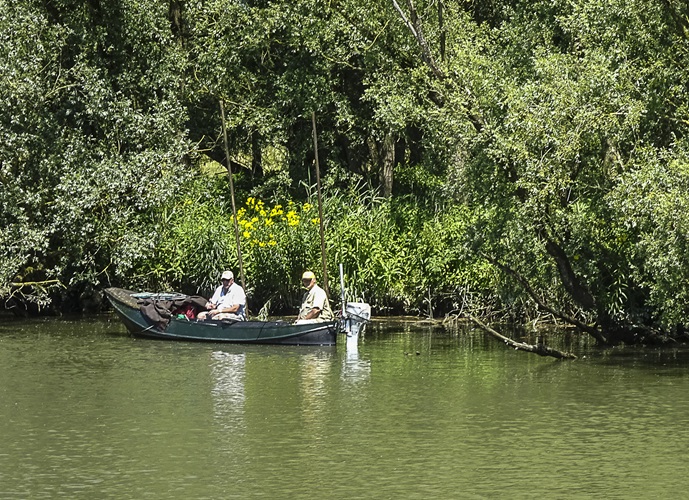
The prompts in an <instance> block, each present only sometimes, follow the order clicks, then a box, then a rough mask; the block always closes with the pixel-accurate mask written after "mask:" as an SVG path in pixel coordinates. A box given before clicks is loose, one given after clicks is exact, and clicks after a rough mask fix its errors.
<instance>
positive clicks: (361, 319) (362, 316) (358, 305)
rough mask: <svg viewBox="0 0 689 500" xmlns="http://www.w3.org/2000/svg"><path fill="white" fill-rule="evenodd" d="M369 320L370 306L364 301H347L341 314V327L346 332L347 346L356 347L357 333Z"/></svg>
mask: <svg viewBox="0 0 689 500" xmlns="http://www.w3.org/2000/svg"><path fill="white" fill-rule="evenodd" d="M369 321H371V306H370V305H368V304H366V303H365V302H347V307H346V308H345V314H344V315H343V316H342V329H343V330H344V332H345V333H346V334H347V347H348V348H349V347H356V346H357V344H358V342H359V333H360V332H361V330H362V329H363V328H364V326H365V325H366V323H368V322H369Z"/></svg>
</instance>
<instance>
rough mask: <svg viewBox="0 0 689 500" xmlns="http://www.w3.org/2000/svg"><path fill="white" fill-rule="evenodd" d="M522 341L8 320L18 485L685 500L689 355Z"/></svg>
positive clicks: (390, 327) (10, 431) (3, 364)
mask: <svg viewBox="0 0 689 500" xmlns="http://www.w3.org/2000/svg"><path fill="white" fill-rule="evenodd" d="M568 347H569V348H571V349H572V350H574V351H575V352H576V353H577V354H578V355H579V356H580V358H579V359H578V360H576V361H565V362H563V361H558V360H555V359H552V358H541V357H538V356H536V355H533V354H528V353H523V352H516V351H514V350H511V349H507V348H505V347H504V346H503V345H502V344H500V343H498V342H496V341H495V340H493V339H491V338H487V337H485V336H484V334H482V333H481V332H478V331H474V330H469V329H444V328H438V327H430V326H424V325H419V324H413V323H410V322H400V321H375V322H374V323H373V324H371V325H369V327H368V330H367V331H366V334H365V336H364V338H363V339H362V340H361V342H360V344H359V347H358V349H357V350H355V351H354V352H352V351H349V352H348V351H347V350H346V348H345V345H344V344H342V345H338V346H336V347H327V348H312V347H283V346H242V345H221V344H199V343H185V342H166V341H153V340H140V339H134V338H131V337H129V336H128V335H127V334H126V333H125V330H124V327H122V326H121V324H120V323H119V322H118V321H117V319H116V318H115V317H114V316H104V317H99V318H91V319H76V320H67V319H59V320H58V319H50V320H31V321H16V320H12V319H6V320H2V322H0V498H1V499H24V498H27V499H29V498H30V499H40V498H88V499H91V498H118V499H121V498H132V499H143V498H155V499H158V498H161V499H163V498H164V499H171V498H180V499H182V498H184V499H216V498H217V499H222V498H270V499H273V498H288V499H291V498H314V499H319V498H334V499H340V498H341V499H345V498H346V499H352V498H389V499H427V498H443V499H444V498H447V499H454V498H460V499H463V498H467V499H474V498H476V499H478V498H510V499H511V498H556V499H562V498H620V499H629V498H651V499H660V498H682V497H686V496H687V495H689V493H687V491H689V478H687V471H688V468H687V462H688V460H689V426H688V425H687V424H688V422H689V351H688V350H685V349H681V348H676V349H663V350H658V349H649V348H629V347H627V348H617V349H606V350H602V349H598V348H595V347H591V346H589V345H588V344H587V343H586V342H585V341H583V340H577V339H575V340H574V341H573V343H572V344H571V345H568Z"/></svg>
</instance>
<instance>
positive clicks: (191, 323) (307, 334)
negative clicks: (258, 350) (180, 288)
mask: <svg viewBox="0 0 689 500" xmlns="http://www.w3.org/2000/svg"><path fill="white" fill-rule="evenodd" d="M105 294H106V296H107V297H108V299H109V300H110V303H111V304H112V305H113V307H114V308H115V311H116V312H117V315H118V316H119V317H120V319H121V320H122V322H123V323H124V325H125V326H126V327H127V330H129V332H130V333H131V334H132V335H135V336H137V337H146V338H153V339H168V340H198V341H207V342H235V343H249V344H285V345H335V342H336V339H337V334H338V332H339V330H340V327H339V325H340V322H339V321H329V322H319V323H306V324H293V323H288V322H286V321H225V320H220V321H215V320H205V321H200V320H196V319H187V318H186V317H185V318H184V319H181V318H180V317H177V315H174V314H170V315H169V319H166V320H165V321H154V320H152V319H151V317H150V315H146V314H144V313H143V312H142V305H143V302H144V301H145V300H148V301H149V302H150V301H151V300H152V301H153V302H155V301H160V302H163V301H165V302H170V301H175V300H179V299H181V298H183V297H186V296H184V295H176V294H148V297H147V295H146V294H137V293H134V292H131V291H129V290H124V289H122V288H108V289H106V290H105Z"/></svg>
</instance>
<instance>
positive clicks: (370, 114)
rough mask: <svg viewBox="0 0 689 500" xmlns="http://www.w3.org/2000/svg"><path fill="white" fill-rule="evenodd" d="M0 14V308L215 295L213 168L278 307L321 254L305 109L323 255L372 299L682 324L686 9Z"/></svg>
mask: <svg viewBox="0 0 689 500" xmlns="http://www.w3.org/2000/svg"><path fill="white" fill-rule="evenodd" d="M0 7H2V8H1V9H0V103H1V104H0V106H1V108H0V109H1V111H2V112H1V114H0V131H1V132H2V137H3V138H4V140H3V141H2V142H1V143H0V188H1V189H0V227H2V228H3V231H2V233H1V234H0V252H1V254H0V298H2V300H3V301H4V302H5V304H6V306H8V307H17V308H21V307H23V308H26V307H27V305H29V304H35V305H38V306H41V307H46V306H48V305H49V304H51V307H62V308H63V309H64V308H70V307H76V305H78V304H80V303H81V302H83V301H82V300H81V299H80V297H81V298H83V297H84V296H85V294H88V293H89V291H90V290H97V289H99V288H101V287H104V286H108V285H122V286H129V287H151V288H159V289H162V288H165V287H177V288H180V289H187V290H196V291H200V290H207V289H208V288H209V287H211V286H212V283H213V282H214V280H215V279H216V277H217V274H218V273H219V272H220V270H222V269H223V268H225V267H232V266H235V267H236V264H237V248H235V247H236V245H235V244H234V235H233V233H232V231H233V218H232V211H231V206H230V203H229V201H230V200H229V192H228V189H227V178H226V174H223V173H222V170H221V169H219V168H217V167H218V164H221V165H224V166H225V167H230V168H231V169H232V171H233V172H234V173H235V178H236V185H237V197H238V203H239V206H240V207H242V210H240V212H241V213H240V214H239V217H238V218H239V219H241V222H242V244H243V246H244V247H245V248H243V250H244V251H245V252H246V253H247V258H246V260H247V268H248V273H247V274H248V280H247V281H248V282H249V283H248V286H249V290H248V291H249V292H250V299H251V300H254V301H256V302H258V303H261V304H262V303H265V302H267V301H269V300H270V301H271V302H272V303H273V307H274V308H276V309H280V310H289V308H290V307H293V302H294V300H295V298H294V297H295V296H296V295H297V288H296V286H298V275H299V274H300V273H301V271H303V269H304V268H306V267H311V268H316V269H317V268H318V266H319V262H320V255H319V253H320V247H319V246H318V242H317V237H318V232H317V222H318V219H317V217H318V216H317V213H315V212H314V199H313V198H312V196H313V193H314V188H313V185H314V182H315V180H314V173H313V163H314V159H315V157H314V151H313V140H312V128H311V114H312V113H315V114H316V117H317V122H318V143H319V151H318V155H319V160H320V164H321V167H322V176H323V179H324V192H325V205H326V210H325V212H324V218H325V219H326V220H325V222H326V239H327V253H328V260H329V263H330V266H331V267H332V270H331V271H330V274H331V275H336V266H337V263H338V262H344V263H345V268H346V269H347V273H348V281H349V282H350V283H351V291H350V292H351V293H354V294H357V295H358V296H359V297H362V298H365V299H366V300H368V301H370V302H371V303H372V305H373V306H374V308H377V310H378V311H379V312H380V311H397V312H399V311H405V312H418V313H419V314H435V315H438V314H449V313H461V312H462V311H466V310H468V309H471V311H472V314H474V315H476V314H483V315H495V314H502V315H504V316H505V317H509V318H511V319H517V320H522V321H523V320H527V319H534V318H538V317H549V318H556V319H557V320H558V321H566V322H568V323H571V324H574V325H576V326H577V327H579V328H580V329H582V330H584V331H586V332H588V333H589V334H591V335H593V336H594V337H595V338H596V339H598V340H599V341H601V342H604V343H616V342H630V343H634V342H649V341H656V340H662V339H665V338H668V336H671V337H673V338H681V337H682V336H683V335H684V333H685V329H686V328H687V327H688V326H689V292H687V288H688V287H687V285H688V284H689V262H688V261H687V258H686V257H685V255H686V249H687V238H688V236H689V211H688V210H687V204H688V203H689V202H688V201H687V195H686V193H687V187H689V140H688V139H687V134H686V131H687V127H688V126H689V87H688V86H687V82H689V69H688V68H689V7H687V4H686V3H685V2H682V1H680V0H625V1H622V0H566V1H565V0H555V1H552V0H548V1H545V0H543V1H540V0H537V1H535V2H534V1H529V2H526V1H523V0H493V1H491V2H476V1H470V0H455V1H447V0H428V1H416V2H414V1H413V0H399V1H398V0H374V1H372V2H360V1H354V0H330V1H326V2H322V1H318V2H317V1H315V0H293V1H283V0H275V1H266V0H199V1H185V0H166V1H163V0H136V1H134V0H117V1H114V0H88V1H86V2H75V1H72V0H0ZM220 101H222V102H223V103H224V106H225V109H226V113H227V130H228V135H229V151H228V156H229V158H230V165H227V164H226V161H225V158H226V156H225V151H224V150H223V141H222V134H221V121H220V112H219V103H220ZM250 216H251V217H250ZM242 217H243V219H242ZM336 286H337V285H336Z"/></svg>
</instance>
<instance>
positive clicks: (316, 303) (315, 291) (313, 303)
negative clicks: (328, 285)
mask: <svg viewBox="0 0 689 500" xmlns="http://www.w3.org/2000/svg"><path fill="white" fill-rule="evenodd" d="M301 283H302V285H303V286H304V288H306V293H304V298H303V299H302V302H301V308H300V309H299V315H298V316H297V323H312V322H319V321H332V320H333V318H334V316H333V312H332V310H331V309H330V302H329V301H328V296H327V295H326V294H325V290H323V289H322V288H321V287H320V286H318V284H317V283H316V276H315V275H314V274H313V273H312V272H311V271H306V272H305V273H304V274H303V275H302V277H301Z"/></svg>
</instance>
